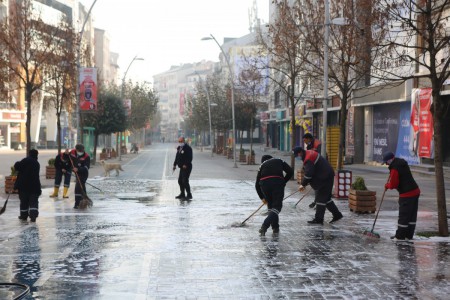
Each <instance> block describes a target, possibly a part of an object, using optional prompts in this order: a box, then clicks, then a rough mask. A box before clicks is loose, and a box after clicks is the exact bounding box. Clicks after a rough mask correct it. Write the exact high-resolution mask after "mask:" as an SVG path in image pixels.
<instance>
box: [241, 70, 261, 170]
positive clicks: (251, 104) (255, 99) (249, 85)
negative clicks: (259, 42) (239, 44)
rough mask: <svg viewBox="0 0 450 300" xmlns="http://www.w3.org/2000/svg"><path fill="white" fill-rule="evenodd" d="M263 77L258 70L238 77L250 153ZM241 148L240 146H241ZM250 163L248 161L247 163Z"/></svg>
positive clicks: (242, 72) (243, 73)
mask: <svg viewBox="0 0 450 300" xmlns="http://www.w3.org/2000/svg"><path fill="white" fill-rule="evenodd" d="M263 81H264V78H263V75H262V74H261V72H259V71H258V70H255V69H252V68H251V67H250V69H248V70H246V69H244V70H242V71H241V73H240V74H239V76H238V84H237V88H238V89H239V90H240V94H241V95H242V97H241V98H242V101H243V102H244V103H245V104H246V106H247V112H248V113H247V118H250V126H249V132H250V134H249V135H250V153H252V152H253V131H254V130H255V116H256V112H257V108H258V106H261V102H260V100H261V97H262V95H264V94H265V90H264V86H263ZM241 145H242V144H241ZM241 148H242V146H241ZM249 162H250V161H249Z"/></svg>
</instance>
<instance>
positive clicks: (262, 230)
mask: <svg viewBox="0 0 450 300" xmlns="http://www.w3.org/2000/svg"><path fill="white" fill-rule="evenodd" d="M268 228H269V227H268V226H266V225H264V224H262V226H261V228H260V229H259V235H260V236H265V235H266V232H267V229H268Z"/></svg>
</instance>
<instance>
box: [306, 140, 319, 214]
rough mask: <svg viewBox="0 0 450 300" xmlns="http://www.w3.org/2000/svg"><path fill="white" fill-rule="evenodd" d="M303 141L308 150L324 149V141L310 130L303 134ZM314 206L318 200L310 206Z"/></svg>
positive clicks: (317, 150)
mask: <svg viewBox="0 0 450 300" xmlns="http://www.w3.org/2000/svg"><path fill="white" fill-rule="evenodd" d="M303 143H305V145H306V150H314V151H316V152H317V153H319V154H320V151H321V150H322V143H321V142H320V140H318V139H316V138H314V137H313V135H312V134H311V133H309V132H308V133H305V134H304V135H303ZM314 206H316V201H313V202H311V204H309V208H314Z"/></svg>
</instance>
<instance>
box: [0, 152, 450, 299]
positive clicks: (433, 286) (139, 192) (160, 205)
mask: <svg viewBox="0 0 450 300" xmlns="http://www.w3.org/2000/svg"><path fill="white" fill-rule="evenodd" d="M173 145H175V144H173ZM173 145H169V146H166V145H152V147H150V148H148V149H145V150H144V151H142V152H141V153H140V154H139V155H137V156H134V155H126V156H123V157H122V158H123V160H124V161H123V164H124V169H125V172H124V174H123V175H121V176H119V177H111V178H103V177H99V178H96V177H95V174H97V173H96V172H100V171H101V170H100V168H98V169H97V170H92V172H91V174H92V176H90V179H89V180H90V182H91V183H93V184H94V185H96V186H97V187H99V188H100V189H101V190H103V191H105V193H102V192H100V191H98V190H95V189H89V196H90V197H91V198H92V199H93V200H94V203H95V205H94V206H93V207H92V208H91V209H88V210H86V211H83V210H74V209H73V208H72V207H73V202H72V200H71V199H50V198H49V197H48V196H49V193H50V192H51V189H50V188H46V189H44V191H43V195H42V197H41V198H42V199H41V201H40V215H39V218H38V221H37V222H36V223H35V224H31V223H25V224H24V223H22V222H20V221H19V220H18V219H17V212H18V210H19V208H18V201H14V200H13V201H10V203H9V204H8V209H7V210H6V212H5V214H3V215H2V216H1V217H0V228H2V230H0V282H21V283H26V284H28V285H30V286H31V292H32V293H33V295H32V296H29V297H28V298H26V299H33V298H36V297H39V298H42V299H67V298H73V299H226V300H228V299H383V300H384V299H442V300H444V299H447V298H448V294H449V293H450V281H449V278H450V269H449V268H448V267H447V266H448V264H449V263H450V251H449V249H450V248H449V247H450V246H449V244H450V239H449V238H437V237H434V238H430V239H428V238H421V237H417V238H416V239H415V240H414V241H413V242H409V243H394V242H392V241H391V240H390V239H389V237H390V236H391V235H392V234H393V232H394V231H395V228H396V223H397V217H396V216H397V213H398V207H397V206H398V204H397V203H396V197H397V196H396V192H393V193H392V198H393V203H392V205H391V204H390V202H389V201H388V202H385V203H383V209H382V211H381V213H380V215H379V217H378V221H377V223H376V227H375V232H377V233H379V234H380V235H381V238H380V239H371V238H368V237H366V236H365V235H363V234H362V231H363V230H364V229H369V230H370V228H371V227H372V224H373V220H374V214H355V213H352V212H350V211H349V210H348V205H347V201H346V200H336V204H337V206H338V207H339V209H340V210H341V212H342V213H343V214H344V218H343V219H342V220H340V221H339V222H337V223H334V224H329V223H327V222H326V223H325V224H324V225H323V226H314V225H308V224H307V220H309V219H311V218H312V217H313V215H314V210H313V209H310V208H309V207H308V204H309V203H310V202H311V201H312V199H313V196H312V195H308V196H306V197H305V198H304V199H303V200H302V201H301V202H300V203H299V204H298V205H297V206H296V207H294V204H295V203H296V202H297V201H298V200H299V199H300V197H302V196H301V195H300V194H299V193H296V194H294V195H293V196H292V197H289V198H287V199H286V200H285V201H284V203H283V209H282V211H281V213H280V226H281V227H280V236H279V237H272V234H271V232H270V231H269V232H268V233H267V236H265V237H260V236H259V235H258V229H259V227H260V226H261V223H262V221H263V220H264V218H265V217H264V216H262V215H261V214H260V213H259V212H261V211H264V210H265V208H262V209H261V210H260V211H259V212H257V213H256V214H255V215H254V216H253V217H252V218H250V219H249V220H248V221H247V222H246V223H245V226H242V227H235V226H233V225H234V224H236V223H237V224H241V222H242V221H243V220H245V219H246V218H247V217H249V216H250V214H252V213H253V212H255V209H256V208H258V207H259V205H260V203H261V202H260V200H259V199H258V196H257V194H256V192H255V187H254V180H255V177H256V170H257V169H258V167H259V165H252V166H248V165H245V164H238V168H234V167H233V161H232V160H229V159H227V158H225V157H223V156H216V155H215V156H214V157H211V155H210V153H208V152H205V151H203V152H201V151H199V150H194V168H193V173H192V177H191V178H192V180H191V187H192V189H193V195H194V199H193V200H192V201H178V200H177V199H175V196H176V195H177V194H178V193H179V190H178V184H177V176H176V175H177V174H176V173H175V174H172V170H171V168H170V166H171V164H172V162H173V160H172V159H173V156H174V155H173V154H174V149H175V148H174V147H172V146H173ZM163 147H169V148H163ZM260 154H262V152H260V153H259V155H260ZM282 157H284V156H282ZM257 159H260V156H259V157H258V158H257ZM285 159H286V160H287V158H285ZM143 168H152V169H158V170H162V169H164V172H163V173H164V175H163V176H162V179H161V175H159V176H158V177H157V179H153V180H149V179H145V178H143V177H145V176H140V177H139V178H134V177H133V174H138V173H139V172H140V171H141V170H142V169H143ZM380 170H382V169H380ZM355 172H360V171H358V170H355ZM139 174H144V173H139ZM367 174H371V176H370V177H369V178H368V180H370V182H371V183H370V184H371V185H376V184H378V183H381V182H382V181H385V180H386V177H385V175H386V174H384V173H371V172H367ZM127 176H129V177H127ZM296 190H297V184H296V182H295V181H291V182H289V184H288V186H287V187H286V192H285V194H286V195H289V194H291V193H294V192H295V191H296ZM15 199H17V196H15ZM427 201H428V200H424V201H423V202H427ZM330 219H331V215H330V214H329V213H328V212H327V213H326V216H325V220H326V221H329V220H330ZM427 230H436V214H435V213H434V212H433V211H430V210H427V209H422V210H420V212H419V220H418V228H417V231H427ZM11 294H12V292H11V291H10V290H7V289H0V299H10V298H12V297H11Z"/></svg>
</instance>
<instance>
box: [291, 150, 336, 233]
mask: <svg viewBox="0 0 450 300" xmlns="http://www.w3.org/2000/svg"><path fill="white" fill-rule="evenodd" d="M293 152H294V156H295V158H296V159H298V160H302V161H303V166H304V168H305V176H304V177H303V180H302V182H301V185H300V187H299V188H298V190H299V191H300V192H303V191H304V190H305V187H306V186H307V185H308V184H309V185H311V188H312V189H314V191H315V199H314V201H315V202H316V205H317V208H316V215H315V217H314V219H312V220H311V221H308V223H309V224H320V225H323V218H324V215H325V209H328V210H329V211H330V212H331V213H332V214H333V219H332V220H331V221H330V223H334V222H336V221H338V220H340V219H342V217H343V216H342V213H341V212H340V211H339V209H338V208H337V206H336V204H335V203H334V201H333V200H332V199H331V192H332V190H333V184H334V171H333V168H332V167H331V166H330V163H329V162H328V161H327V160H326V159H325V158H323V157H322V156H321V155H320V154H319V153H317V152H316V151H313V150H304V149H303V148H302V147H295V148H294V149H293Z"/></svg>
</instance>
